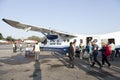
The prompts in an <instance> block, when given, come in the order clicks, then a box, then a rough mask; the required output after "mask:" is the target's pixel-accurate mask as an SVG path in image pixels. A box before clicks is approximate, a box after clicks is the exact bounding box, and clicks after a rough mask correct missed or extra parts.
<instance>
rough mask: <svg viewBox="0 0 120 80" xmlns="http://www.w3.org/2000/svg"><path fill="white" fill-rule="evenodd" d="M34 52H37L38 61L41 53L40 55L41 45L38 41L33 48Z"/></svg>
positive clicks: (36, 59) (36, 58)
mask: <svg viewBox="0 0 120 80" xmlns="http://www.w3.org/2000/svg"><path fill="white" fill-rule="evenodd" d="M33 52H35V61H36V62H38V61H39V55H40V46H39V44H38V42H37V43H36V44H35V46H34V48H33Z"/></svg>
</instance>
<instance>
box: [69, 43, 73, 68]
mask: <svg viewBox="0 0 120 80" xmlns="http://www.w3.org/2000/svg"><path fill="white" fill-rule="evenodd" d="M69 59H70V64H69V66H70V68H74V45H73V43H72V42H71V43H70V47H69Z"/></svg>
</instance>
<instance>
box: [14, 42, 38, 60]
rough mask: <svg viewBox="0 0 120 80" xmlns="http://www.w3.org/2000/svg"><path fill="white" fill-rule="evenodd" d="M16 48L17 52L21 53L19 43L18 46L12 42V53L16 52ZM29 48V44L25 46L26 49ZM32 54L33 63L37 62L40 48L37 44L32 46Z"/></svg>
mask: <svg viewBox="0 0 120 80" xmlns="http://www.w3.org/2000/svg"><path fill="white" fill-rule="evenodd" d="M17 47H19V50H20V51H21V52H22V49H23V45H22V44H21V43H20V44H19V46H17V44H16V43H15V42H14V43H13V52H14V53H16V52H17ZM28 47H30V44H27V46H26V48H28ZM32 52H33V53H35V61H37V62H38V61H39V55H40V46H39V44H38V42H37V43H36V44H35V45H34V46H33V49H32Z"/></svg>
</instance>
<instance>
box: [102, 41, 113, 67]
mask: <svg viewBox="0 0 120 80" xmlns="http://www.w3.org/2000/svg"><path fill="white" fill-rule="evenodd" d="M111 53H112V50H111V47H110V46H109V45H108V41H107V40H106V41H103V42H102V65H104V64H105V62H106V63H107V64H108V67H110V66H111V64H110V62H109V61H108V56H110V55H111Z"/></svg>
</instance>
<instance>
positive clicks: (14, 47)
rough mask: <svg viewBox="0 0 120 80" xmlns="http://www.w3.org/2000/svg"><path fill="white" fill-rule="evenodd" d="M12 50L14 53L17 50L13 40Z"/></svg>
mask: <svg viewBox="0 0 120 80" xmlns="http://www.w3.org/2000/svg"><path fill="white" fill-rule="evenodd" d="M13 52H14V53H15V52H17V45H16V43H15V42H13Z"/></svg>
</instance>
